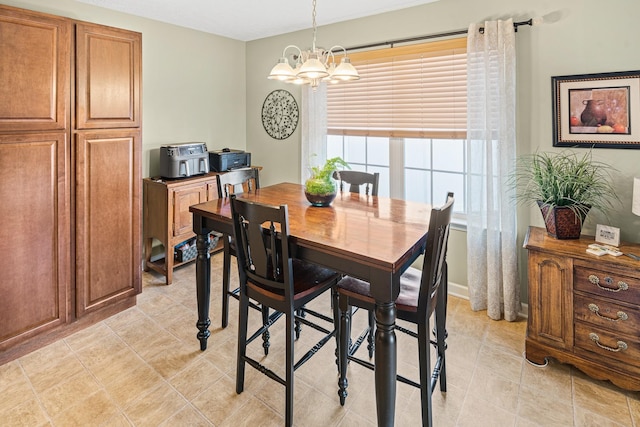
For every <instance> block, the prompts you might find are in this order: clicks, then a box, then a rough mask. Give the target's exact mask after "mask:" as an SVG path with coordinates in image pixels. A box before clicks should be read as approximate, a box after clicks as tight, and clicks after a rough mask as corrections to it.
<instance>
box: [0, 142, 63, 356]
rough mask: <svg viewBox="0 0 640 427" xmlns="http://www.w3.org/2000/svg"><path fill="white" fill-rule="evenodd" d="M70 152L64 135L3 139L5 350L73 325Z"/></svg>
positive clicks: (0, 249)
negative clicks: (65, 324) (61, 325)
mask: <svg viewBox="0 0 640 427" xmlns="http://www.w3.org/2000/svg"><path fill="white" fill-rule="evenodd" d="M68 154H69V150H68V142H67V139H66V136H65V134H64V133H51V134H22V135H4V136H3V135H0V200H2V203H0V218H2V220H1V221H0V253H2V256H0V271H1V272H2V279H1V280H0V350H3V349H5V348H9V347H10V346H11V345H12V344H14V343H17V342H19V341H22V340H23V339H26V338H28V337H30V336H32V335H35V334H37V333H41V332H44V331H46V330H48V329H52V328H54V327H56V326H59V325H60V324H63V323H66V322H67V321H68V318H69V307H68V296H69V291H70V287H69V282H70V280H69V271H70V258H69V234H70V232H69V193H68V187H69V181H68V179H67V159H68V157H69V156H68ZM27 164H28V166H25V165H27Z"/></svg>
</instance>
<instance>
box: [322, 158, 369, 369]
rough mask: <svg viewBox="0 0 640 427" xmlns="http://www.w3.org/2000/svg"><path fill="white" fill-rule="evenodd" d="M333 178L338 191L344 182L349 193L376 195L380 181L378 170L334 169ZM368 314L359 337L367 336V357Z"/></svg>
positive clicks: (342, 187)
mask: <svg viewBox="0 0 640 427" xmlns="http://www.w3.org/2000/svg"><path fill="white" fill-rule="evenodd" d="M333 178H334V179H337V180H338V181H340V191H342V190H343V189H344V184H347V185H349V192H350V193H358V194H360V193H362V192H364V194H365V195H369V194H371V195H372V196H377V195H378V183H379V181H380V173H378V172H374V173H369V172H362V171H351V170H341V171H335V172H334V173H333ZM363 190H364V191H363ZM354 313H355V310H354ZM352 314H353V313H352ZM368 315H369V327H368V328H367V329H366V330H365V331H363V333H362V334H361V337H362V338H361V339H364V336H366V337H367V349H368V350H369V358H372V357H373V351H374V344H373V334H371V333H369V332H370V331H372V330H373V329H374V327H375V318H374V317H373V311H369V313H368Z"/></svg>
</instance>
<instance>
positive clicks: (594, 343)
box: [575, 322, 640, 367]
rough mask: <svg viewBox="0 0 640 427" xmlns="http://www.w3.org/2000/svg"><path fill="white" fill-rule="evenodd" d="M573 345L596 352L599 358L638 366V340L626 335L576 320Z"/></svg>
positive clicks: (639, 354)
mask: <svg viewBox="0 0 640 427" xmlns="http://www.w3.org/2000/svg"><path fill="white" fill-rule="evenodd" d="M575 346H576V349H582V350H587V351H589V352H591V353H595V354H597V355H598V356H599V357H600V360H605V361H606V360H607V359H608V360H611V361H617V362H621V363H623V364H627V365H632V366H636V367H640V341H638V339H634V338H632V337H630V336H628V335H624V334H618V333H615V332H611V331H607V330H604V329H602V328H598V327H594V326H593V325H588V324H585V323H582V322H576V324H575Z"/></svg>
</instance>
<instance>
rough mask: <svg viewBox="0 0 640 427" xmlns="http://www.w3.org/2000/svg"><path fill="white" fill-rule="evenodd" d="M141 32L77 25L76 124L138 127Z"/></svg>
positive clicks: (91, 126) (80, 127) (81, 125)
mask: <svg viewBox="0 0 640 427" xmlns="http://www.w3.org/2000/svg"><path fill="white" fill-rule="evenodd" d="M141 45H142V35H141V34H140V33H135V32H131V31H125V30H121V29H118V28H111V27H105V26H102V25H95V24H88V23H78V24H77V25H76V127H77V128H78V129H98V128H99V129H105V128H134V127H140V120H141V117H140V84H141V82H140V76H141V62H142V56H141V52H142V50H141Z"/></svg>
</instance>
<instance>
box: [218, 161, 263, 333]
mask: <svg viewBox="0 0 640 427" xmlns="http://www.w3.org/2000/svg"><path fill="white" fill-rule="evenodd" d="M258 188H260V171H259V169H258V168H251V169H238V170H233V171H229V172H225V173H223V174H220V175H218V197H220V198H227V197H229V196H230V195H232V194H241V193H252V192H254V191H255V190H257V189H258ZM232 256H236V245H235V241H234V239H233V236H223V261H222V327H223V328H226V327H227V325H228V324H229V297H233V298H235V299H238V294H239V292H240V288H235V289H233V290H231V289H229V288H230V283H231V257H232ZM254 308H259V307H255V306H254Z"/></svg>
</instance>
